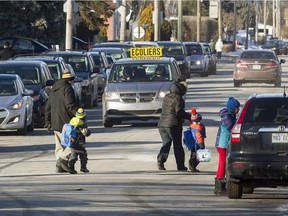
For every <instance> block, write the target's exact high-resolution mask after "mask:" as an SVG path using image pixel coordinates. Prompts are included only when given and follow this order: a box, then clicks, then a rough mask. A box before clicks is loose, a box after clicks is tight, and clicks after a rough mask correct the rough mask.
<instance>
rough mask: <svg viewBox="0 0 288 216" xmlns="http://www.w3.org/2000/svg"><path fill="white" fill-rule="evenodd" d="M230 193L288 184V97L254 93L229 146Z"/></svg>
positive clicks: (236, 197)
mask: <svg viewBox="0 0 288 216" xmlns="http://www.w3.org/2000/svg"><path fill="white" fill-rule="evenodd" d="M226 175H227V196H228V197H229V198H232V199H238V198H241V197H242V194H243V193H253V191H254V188H257V187H277V186H287V185H288V97H287V96H286V94H285V93H284V94H275V93H274V94H254V95H251V96H250V97H249V98H248V99H247V101H246V103H245V105H244V108H243V109H242V111H241V114H240V116H239V118H238V120H237V122H236V124H235V126H234V128H233V129H232V131H231V140H230V145H229V146H228V149H227V173H226Z"/></svg>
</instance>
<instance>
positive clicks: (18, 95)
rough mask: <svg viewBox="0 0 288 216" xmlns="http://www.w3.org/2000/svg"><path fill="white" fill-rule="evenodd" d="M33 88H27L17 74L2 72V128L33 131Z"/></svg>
mask: <svg viewBox="0 0 288 216" xmlns="http://www.w3.org/2000/svg"><path fill="white" fill-rule="evenodd" d="M32 94H33V91H32V90H27V89H26V88H25V87H24V84H23V82H22V80H21V78H20V77H19V76H18V75H17V74H13V75H11V74H9V75H8V74H0V130H1V131H6V130H17V133H18V134H20V135H27V132H33V130H34V120H33V99H32V97H31V95H32Z"/></svg>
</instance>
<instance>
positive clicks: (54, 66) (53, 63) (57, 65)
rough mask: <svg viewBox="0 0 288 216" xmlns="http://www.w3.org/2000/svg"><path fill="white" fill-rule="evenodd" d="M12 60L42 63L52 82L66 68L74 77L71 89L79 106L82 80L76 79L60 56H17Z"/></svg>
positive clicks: (70, 68)
mask: <svg viewBox="0 0 288 216" xmlns="http://www.w3.org/2000/svg"><path fill="white" fill-rule="evenodd" d="M12 60H15V61H43V62H45V63H46V64H47V66H48V68H49V70H50V73H51V76H52V78H53V79H54V80H59V79H61V78H62V74H63V72H64V70H65V69H66V68H68V69H69V70H70V71H71V73H72V74H74V75H75V80H74V84H73V85H72V87H73V88H74V91H75V94H76V98H77V100H78V101H79V103H80V104H82V102H81V92H82V85H81V82H82V81H83V78H81V77H77V76H76V74H75V73H74V70H73V68H72V67H71V65H67V64H66V63H65V61H64V59H63V58H62V57H60V56H56V57H55V56H44V55H41V56H38V55H37V56H18V57H14V58H13V59H12Z"/></svg>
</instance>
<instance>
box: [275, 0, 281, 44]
mask: <svg viewBox="0 0 288 216" xmlns="http://www.w3.org/2000/svg"><path fill="white" fill-rule="evenodd" d="M276 16H277V37H278V38H279V39H281V0H277V11H276Z"/></svg>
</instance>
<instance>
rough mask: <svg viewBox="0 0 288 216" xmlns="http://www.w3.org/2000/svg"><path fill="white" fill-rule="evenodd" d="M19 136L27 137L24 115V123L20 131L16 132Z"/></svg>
mask: <svg viewBox="0 0 288 216" xmlns="http://www.w3.org/2000/svg"><path fill="white" fill-rule="evenodd" d="M17 132H18V134H19V135H23V136H26V135H27V117H26V115H25V121H24V126H23V128H22V129H19V130H17Z"/></svg>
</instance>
